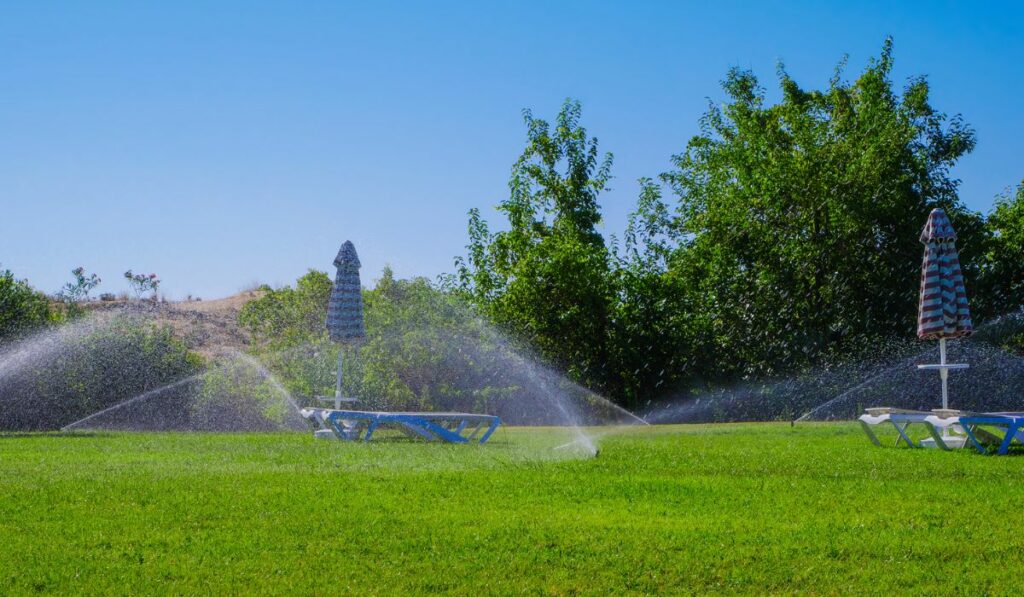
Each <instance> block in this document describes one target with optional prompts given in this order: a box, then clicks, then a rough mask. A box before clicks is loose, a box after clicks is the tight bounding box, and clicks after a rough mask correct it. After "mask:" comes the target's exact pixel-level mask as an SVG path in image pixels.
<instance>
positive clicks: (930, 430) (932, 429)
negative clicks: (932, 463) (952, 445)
mask: <svg viewBox="0 0 1024 597" xmlns="http://www.w3.org/2000/svg"><path fill="white" fill-rule="evenodd" d="M924 426H925V427H927V428H928V434H929V435H931V436H932V439H933V440H935V445H936V446H938V447H940V448H942V449H943V450H945V451H947V452H949V446H947V445H946V442H944V441H943V440H942V434H941V433H939V430H938V429H936V428H935V425H932V424H931V423H929V422H928V421H925V423H924Z"/></svg>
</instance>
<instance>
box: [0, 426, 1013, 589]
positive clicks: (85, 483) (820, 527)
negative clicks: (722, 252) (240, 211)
mask: <svg viewBox="0 0 1024 597" xmlns="http://www.w3.org/2000/svg"><path fill="white" fill-rule="evenodd" d="M598 433H600V431H598ZM566 439H567V436H566V432H565V431H564V430H557V429H509V428H505V429H502V430H500V431H499V433H498V434H496V436H495V438H494V439H493V440H492V442H491V443H490V444H488V445H485V446H451V445H428V444H423V443H410V442H390V443H379V444H369V445H363V444H342V443H337V442H327V441H317V440H314V439H312V438H311V437H309V436H308V435H304V434H224V435H211V434H141V433H139V434H135V433H118V434H97V435H92V436H88V435H79V436H61V435H21V436H6V437H0V593H2V594H20V593H34V592H56V593H78V592H88V593H97V592H101V593H134V594H150V593H195V594H222V593H296V592H297V593H321V594H322V593H349V592H356V591H360V592H365V593H371V594H377V593H379V594H407V593H425V592H441V591H450V592H455V593H481V592H482V593H519V592H526V593H556V594H569V593H585V594H586V593H616V594H618V593H622V592H635V593H656V592H695V593H697V592H708V591H715V592H738V593H765V592H774V593H779V592H793V591H800V592H813V593H821V594H836V593H849V592H893V593H895V592H898V593H900V594H906V593H911V592H913V593H920V592H924V593H949V592H963V593H995V594H1012V593H1017V594H1019V593H1020V592H1021V591H1022V590H1024V580H1022V578H1021V576H1020V575H1019V574H1018V573H1017V572H1018V571H1019V570H1021V569H1024V550H1022V547H1024V538H1022V533H1021V527H1020V521H1021V520H1022V519H1024V517H1022V516H1024V458H1019V457H1012V456H1011V457H984V456H979V455H976V454H972V453H970V452H967V451H963V452H959V453H940V452H935V451H925V450H907V449H879V448H876V447H874V446H872V445H871V444H869V443H868V441H867V440H866V439H865V438H864V437H863V436H862V434H861V432H860V430H859V429H858V428H857V427H855V426H854V425H853V424H808V425H798V426H796V427H795V428H791V427H790V426H789V425H788V424H756V425H718V426H659V427H650V428H631V429H628V430H625V431H622V430H613V432H611V433H608V434H607V435H605V436H604V437H602V438H601V439H600V447H601V451H600V455H599V456H598V457H597V458H582V457H577V456H579V454H578V453H575V454H574V453H573V452H572V451H571V450H552V449H551V448H552V446H554V445H557V444H559V443H562V442H563V440H566Z"/></svg>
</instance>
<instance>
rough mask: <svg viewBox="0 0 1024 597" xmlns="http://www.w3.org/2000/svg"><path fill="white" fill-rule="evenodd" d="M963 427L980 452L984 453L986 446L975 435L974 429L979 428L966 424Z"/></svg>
mask: <svg viewBox="0 0 1024 597" xmlns="http://www.w3.org/2000/svg"><path fill="white" fill-rule="evenodd" d="M963 428H964V432H965V433H967V439H969V440H971V443H972V444H974V448H975V449H976V450H977V451H978V453H979V454H984V453H985V446H983V445H981V442H979V441H978V438H977V437H975V436H974V430H975V429H977V426H974V427H972V426H971V425H964V426H963Z"/></svg>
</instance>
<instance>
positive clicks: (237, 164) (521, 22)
mask: <svg viewBox="0 0 1024 597" xmlns="http://www.w3.org/2000/svg"><path fill="white" fill-rule="evenodd" d="M980 4H982V3H975V2H963V3H943V2H920V3H913V2H898V3H897V2H878V3H847V2H844V3H828V2H807V3H778V4H776V3H770V2H751V3H724V2H723V3H719V2H694V3H684V2H625V1H624V2H614V3H599V2H595V1H583V2H525V1H519V2H471V1H466V2H459V3H448V2H444V1H440V0H432V1H425V2H414V3H387V2H364V3H359V4H348V3H344V2H338V1H334V2H267V3H260V2H254V1H252V0H247V1H245V2H209V1H204V2H183V1H178V2H164V3H140V2H124V3H109V2H101V1H99V0H97V1H95V2H79V1H76V2H68V3H58V2H46V1H41V2H20V3H14V2H4V3H3V4H2V5H0V206H2V209H0V264H2V267H4V268H10V269H12V270H13V271H14V272H15V273H16V274H17V275H18V276H19V277H25V278H28V279H29V280H30V281H31V282H32V283H33V284H34V285H36V286H37V287H39V288H40V289H42V290H45V291H48V292H52V291H55V290H57V289H58V288H59V287H60V286H61V284H62V283H63V282H65V281H67V280H68V279H70V274H69V270H71V269H72V268H73V267H75V266H78V265H83V266H85V267H86V268H87V269H88V270H89V271H95V272H97V273H99V274H100V276H101V277H102V278H104V284H103V285H102V286H101V287H100V289H99V291H104V290H105V291H111V292H118V291H121V290H125V289H126V286H125V284H124V280H123V279H121V273H122V272H123V271H124V270H126V269H128V268H132V269H134V270H135V271H137V272H138V271H142V272H146V273H149V272H156V273H157V274H159V275H160V276H161V277H162V278H163V280H164V289H165V290H166V291H167V293H168V295H169V296H171V297H176V298H180V297H184V296H185V295H186V294H189V293H191V294H193V295H198V296H202V297H204V298H213V297H217V296H223V295H227V294H231V293H234V292H236V291H238V290H239V289H241V288H242V287H244V286H246V285H248V284H249V283H251V282H254V281H259V282H267V283H270V284H282V283H290V282H291V281H293V280H294V279H295V278H296V277H297V276H299V275H301V274H302V273H304V272H305V271H306V269H307V268H310V267H317V268H319V269H328V268H330V264H331V261H332V259H333V257H334V254H335V253H336V251H337V249H338V246H339V245H340V244H341V242H342V241H344V240H346V239H351V240H352V241H353V242H354V243H355V244H356V247H357V248H358V249H359V252H360V256H361V258H362V262H363V280H364V283H370V284H372V282H373V280H374V279H375V278H377V277H379V274H380V270H381V269H382V268H383V267H384V265H385V264H390V265H391V266H392V267H393V268H394V270H395V272H396V274H397V275H399V276H401V277H406V276H413V275H426V276H430V277H434V276H436V275H437V274H439V273H441V272H444V271H450V270H451V267H452V258H453V256H455V255H456V254H460V253H461V252H462V249H463V246H464V245H465V242H466V233H465V225H466V212H467V210H469V209H470V208H471V207H474V206H479V207H482V208H485V214H488V217H489V219H492V220H493V219H494V213H493V212H492V211H491V208H492V207H493V206H494V205H495V204H497V203H498V202H499V201H500V200H501V199H502V198H503V197H504V196H505V194H506V189H507V187H506V185H507V179H508V173H509V168H510V166H511V164H512V162H513V161H514V160H515V158H516V157H517V156H518V155H519V153H520V151H521V150H522V148H523V145H524V139H525V133H524V128H523V125H522V118H521V113H520V112H521V110H522V109H523V108H526V107H529V108H532V109H533V110H534V113H535V114H536V115H538V116H542V117H548V118H550V117H553V116H554V114H555V113H556V112H557V109H558V107H559V105H560V104H561V103H562V101H563V100H564V99H565V98H566V97H570V96H571V97H575V98H579V99H580V100H581V101H582V102H583V105H584V113H583V118H584V125H585V126H586V127H587V128H588V130H589V132H590V133H591V134H592V135H596V136H597V137H598V138H599V139H600V142H601V147H602V149H604V150H607V151H611V152H613V153H614V154H615V167H614V171H613V173H614V175H615V179H614V181H613V185H612V186H613V189H612V191H611V192H609V193H607V194H606V195H604V196H603V208H604V213H605V222H604V231H605V232H606V233H620V232H621V230H622V228H623V227H624V225H625V219H626V214H627V213H628V212H629V211H630V210H631V209H632V208H633V206H634V203H635V198H636V194H637V185H636V179H637V178H638V177H640V176H656V175H657V174H658V173H660V172H662V171H664V170H666V169H667V168H668V167H669V158H670V156H671V155H672V154H674V153H678V152H679V151H681V150H682V148H683V147H684V146H685V144H686V142H687V140H688V139H689V137H690V136H691V135H693V134H694V133H695V132H696V130H697V120H698V118H699V117H700V115H701V114H702V112H703V111H704V109H705V107H706V105H707V101H708V99H709V98H710V99H712V100H720V99H721V98H722V94H721V90H720V87H719V81H721V79H722V78H723V76H724V75H725V73H726V70H727V69H728V68H729V67H731V66H741V67H744V68H750V69H753V70H754V71H755V72H756V73H757V74H758V75H759V76H760V77H761V79H762V82H763V83H764V84H765V86H766V87H768V89H769V94H770V96H771V97H777V93H776V92H775V85H774V83H775V72H776V64H777V62H778V61H779V60H782V61H784V62H785V64H786V67H787V70H788V71H789V72H790V73H791V74H792V75H794V77H795V78H796V79H797V80H798V81H799V82H800V83H801V84H802V85H804V86H806V87H822V86H824V85H825V84H826V83H827V81H828V78H829V76H830V75H831V73H832V70H833V67H834V66H835V64H836V63H837V62H838V61H839V60H840V59H841V58H842V56H843V55H844V54H849V60H850V61H849V67H848V73H849V75H850V77H851V78H852V77H853V76H855V75H856V74H857V73H858V72H859V71H860V70H861V69H862V68H863V67H864V65H865V64H866V62H867V60H868V59H869V58H870V57H871V56H874V55H877V54H878V52H879V49H880V48H881V46H882V42H883V40H884V38H885V36H886V35H892V36H893V37H894V41H895V58H896V68H895V75H896V76H895V78H896V80H897V82H898V83H899V84H900V86H902V83H903V82H904V80H905V79H906V78H907V77H909V76H911V75H917V74H923V75H926V76H927V77H928V78H929V81H930V82H931V84H932V89H933V104H934V105H935V106H936V107H937V108H938V109H940V110H943V111H945V112H948V113H961V114H962V115H963V116H964V118H965V119H966V121H967V122H968V123H970V124H971V125H973V126H974V127H975V129H976V130H977V133H978V147H977V149H976V150H975V152H974V153H973V154H972V155H970V156H969V157H968V158H967V159H965V160H963V162H962V163H961V165H960V166H958V167H957V169H956V171H955V175H956V176H958V177H959V178H961V179H962V180H963V185H962V187H961V196H962V198H963V199H964V200H965V202H966V203H967V205H968V206H969V207H971V208H973V209H976V210H979V211H987V210H988V209H989V208H990V206H991V204H992V199H993V197H994V196H995V195H996V194H997V193H999V192H1001V191H1003V190H1004V189H1006V188H1007V187H1009V186H1011V185H1014V184H1016V183H1017V182H1019V181H1020V180H1021V178H1024V162H1022V160H1021V156H1022V155H1024V110H1021V105H1020V102H1021V99H1022V98H1024V77H1022V76H1021V75H1022V69H1024V34H1022V33H1021V30H1020V27H1019V26H1020V24H1021V23H1022V22H1024V9H1022V8H1019V7H1014V5H1012V4H1009V3H1008V4H1004V5H997V4H994V3H984V6H979V5H980Z"/></svg>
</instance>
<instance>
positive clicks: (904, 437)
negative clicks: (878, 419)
mask: <svg viewBox="0 0 1024 597" xmlns="http://www.w3.org/2000/svg"><path fill="white" fill-rule="evenodd" d="M890 422H891V423H892V426H893V427H895V428H896V433H899V434H900V436H899V437H897V438H896V445H897V446H898V445H900V440H901V439H902V440H903V441H905V442H907V447H909V448H916V447H917V446H916V445H915V444H914V442H913V440H911V439H910V437H909V436H907V433H906V431H907V427H910V422H909V421H908V422H907V423H906V424H905V425H903V427H900V425H899V423H897V422H896V421H892V420H890Z"/></svg>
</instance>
